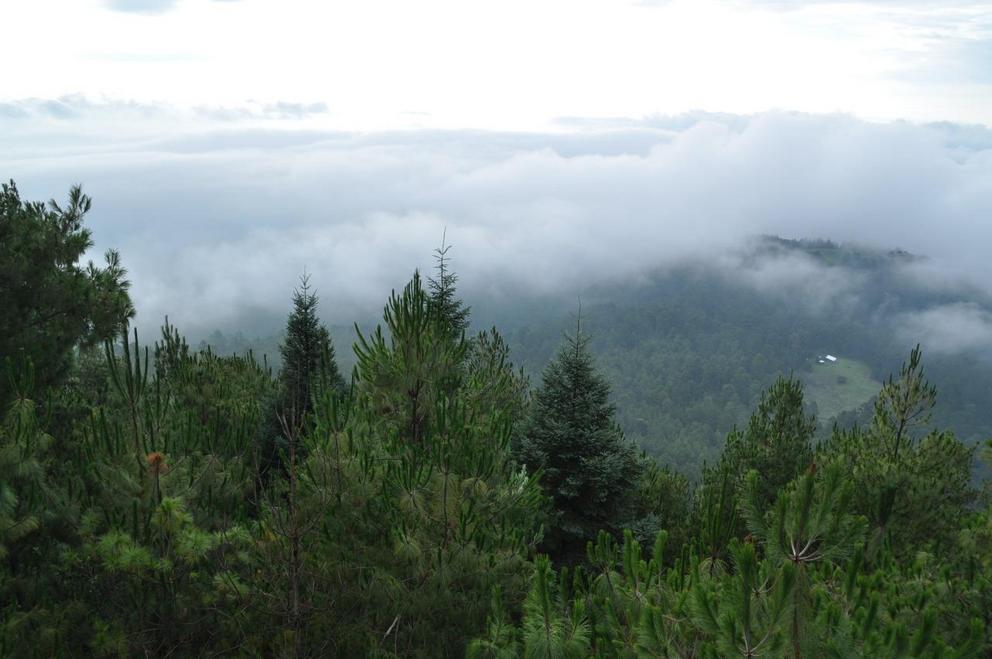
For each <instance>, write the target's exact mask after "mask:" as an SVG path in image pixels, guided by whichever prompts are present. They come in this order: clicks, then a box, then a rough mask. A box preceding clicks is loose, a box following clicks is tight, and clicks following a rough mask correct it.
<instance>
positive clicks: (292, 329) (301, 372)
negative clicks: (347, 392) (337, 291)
mask: <svg viewBox="0 0 992 659" xmlns="http://www.w3.org/2000/svg"><path fill="white" fill-rule="evenodd" d="M317 301H318V300H317V294H316V293H315V292H313V291H312V290H311V288H310V276H309V275H307V274H304V275H303V276H302V277H301V278H300V287H299V288H298V289H296V290H295V291H294V292H293V311H292V312H291V313H290V314H289V318H288V319H287V321H286V339H285V341H284V342H283V344H282V346H280V352H281V353H282V371H281V372H280V379H281V380H282V384H283V388H284V396H285V398H284V400H283V408H284V410H283V413H284V414H292V415H293V416H294V417H296V418H297V419H302V418H303V417H304V416H305V415H306V414H307V413H309V412H311V411H312V410H313V394H314V393H315V392H314V388H315V387H323V386H331V387H337V388H343V387H344V379H343V378H342V377H341V373H340V372H339V371H338V366H337V361H336V360H335V357H334V346H333V345H332V343H331V335H330V332H328V331H327V328H326V327H325V326H324V325H323V324H322V323H321V322H320V318H319V317H318V316H317Z"/></svg>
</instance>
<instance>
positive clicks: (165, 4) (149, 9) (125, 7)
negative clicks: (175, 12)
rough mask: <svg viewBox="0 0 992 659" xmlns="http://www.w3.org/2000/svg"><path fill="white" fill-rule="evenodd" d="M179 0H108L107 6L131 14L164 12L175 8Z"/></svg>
mask: <svg viewBox="0 0 992 659" xmlns="http://www.w3.org/2000/svg"><path fill="white" fill-rule="evenodd" d="M177 2H178V0H107V8H108V9H110V10H112V11H120V12H125V13H129V14H164V13H165V12H167V11H169V10H171V9H174V8H175V6H176V4H177Z"/></svg>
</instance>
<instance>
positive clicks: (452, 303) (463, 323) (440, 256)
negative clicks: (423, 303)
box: [427, 237, 471, 338]
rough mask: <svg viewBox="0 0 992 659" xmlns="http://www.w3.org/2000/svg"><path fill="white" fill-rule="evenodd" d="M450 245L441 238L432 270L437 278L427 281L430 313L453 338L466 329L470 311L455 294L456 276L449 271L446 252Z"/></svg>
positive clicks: (435, 252)
mask: <svg viewBox="0 0 992 659" xmlns="http://www.w3.org/2000/svg"><path fill="white" fill-rule="evenodd" d="M450 249H451V245H446V244H445V241H444V238H443V237H442V238H441V246H440V247H439V248H437V249H436V250H434V261H435V263H436V265H435V266H434V270H435V272H436V273H437V277H436V278H435V277H431V278H429V279H428V282H427V283H428V289H429V298H428V299H429V302H430V307H431V311H432V312H433V313H434V314H436V315H437V317H438V318H439V320H440V322H441V323H442V325H444V326H445V327H448V328H450V331H451V335H452V337H453V338H457V337H458V336H460V335H462V334H463V333H464V332H465V330H467V329H468V323H469V314H470V313H471V309H470V308H469V307H466V306H465V304H464V303H463V302H462V300H461V299H460V298H459V297H458V296H457V295H456V294H455V284H456V283H458V275H456V274H455V273H454V271H453V270H451V267H450V265H449V263H448V251H449V250H450Z"/></svg>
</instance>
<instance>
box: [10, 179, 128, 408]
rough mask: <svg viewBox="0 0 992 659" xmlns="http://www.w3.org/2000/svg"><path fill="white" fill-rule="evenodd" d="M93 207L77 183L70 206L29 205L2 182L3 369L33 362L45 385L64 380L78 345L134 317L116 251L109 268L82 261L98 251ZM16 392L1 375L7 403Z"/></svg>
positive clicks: (98, 339)
mask: <svg viewBox="0 0 992 659" xmlns="http://www.w3.org/2000/svg"><path fill="white" fill-rule="evenodd" d="M90 206H91V201H90V198H89V197H87V196H86V195H84V194H83V193H82V190H81V188H80V187H79V186H78V185H77V186H74V187H73V188H72V189H71V190H70V191H69V203H68V205H66V206H60V205H59V204H58V203H56V202H55V201H54V200H53V201H50V202H48V204H47V206H46V205H45V204H43V203H40V202H26V201H22V200H21V197H20V195H19V193H18V191H17V186H15V185H14V182H13V181H11V182H10V183H9V184H3V185H0V309H3V311H2V313H0V368H4V366H3V363H4V361H5V360H6V359H10V360H11V361H12V362H15V366H17V365H18V364H19V363H20V362H23V361H25V360H30V361H31V362H32V364H33V371H34V375H35V377H34V379H35V384H36V385H37V387H38V388H45V387H49V386H52V385H56V384H58V383H59V382H61V381H62V380H63V379H64V377H65V376H66V374H67V373H68V371H69V369H70V366H71V364H72V358H71V355H72V349H73V348H75V347H77V346H95V345H99V344H100V343H101V342H103V341H104V340H106V339H110V338H112V337H114V336H115V335H116V334H117V333H118V332H119V331H120V329H121V327H123V326H124V325H125V324H126V323H127V319H128V318H130V317H132V316H133V315H134V308H133V306H132V305H131V299H130V297H129V296H128V288H129V286H130V283H129V282H128V281H127V278H126V277H127V271H126V270H125V269H124V267H123V266H122V264H121V260H120V257H119V256H118V254H117V252H115V251H113V250H109V251H107V253H106V255H105V257H106V267H104V268H98V267H96V266H95V265H94V264H93V262H90V263H89V265H88V266H86V267H83V266H82V265H81V264H80V259H81V258H82V257H83V254H84V253H85V252H86V250H87V249H89V248H90V247H92V246H93V240H92V238H91V237H90V231H89V229H87V228H85V227H84V226H83V220H84V218H85V216H86V214H87V213H88V212H89V210H90ZM11 394H12V391H11V389H10V388H9V387H8V378H7V377H0V406H2V405H3V403H4V402H6V401H8V400H9V398H10V396H11Z"/></svg>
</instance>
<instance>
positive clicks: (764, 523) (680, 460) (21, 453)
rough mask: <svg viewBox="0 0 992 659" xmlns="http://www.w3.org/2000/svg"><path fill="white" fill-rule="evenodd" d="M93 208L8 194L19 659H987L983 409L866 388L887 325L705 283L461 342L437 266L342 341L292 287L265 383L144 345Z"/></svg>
mask: <svg viewBox="0 0 992 659" xmlns="http://www.w3.org/2000/svg"><path fill="white" fill-rule="evenodd" d="M89 210H90V200H89V199H88V198H87V197H86V196H85V195H84V194H82V192H81V191H80V189H79V188H73V189H72V190H71V191H70V194H69V200H68V203H66V204H59V203H56V202H54V201H53V202H49V203H48V204H43V203H36V202H29V201H26V200H23V199H21V197H20V195H19V193H18V191H17V188H16V187H15V185H14V184H13V183H10V184H9V185H4V186H3V187H2V190H0V308H3V310H4V312H3V315H2V316H0V361H2V365H3V370H4V373H3V378H2V379H0V405H2V410H3V416H2V423H0V656H11V657H42V656H44V657H52V656H55V657H74V656H106V657H215V656H247V657H293V658H297V657H322V656H326V657H335V656H340V657H356V656H358V657H360V656H366V657H459V656H468V657H474V658H482V657H503V658H508V657H517V656H522V657H534V658H538V657H540V658H548V659H550V658H552V657H642V656H643V657H659V656H664V657H732V656H743V657H757V656H767V657H794V658H799V657H977V656H988V655H989V654H990V653H992V509H990V506H989V501H988V499H987V497H986V496H985V495H984V493H983V491H982V489H981V487H980V484H977V483H976V481H975V480H974V478H973V474H974V472H975V466H976V463H977V462H978V460H979V459H980V458H981V451H983V450H984V447H983V446H982V445H981V444H978V443H976V442H975V440H976V439H977V438H979V437H980V436H981V433H983V432H984V431H985V429H986V428H988V425H989V420H988V419H987V418H985V415H987V413H988V412H987V407H985V408H981V407H979V406H978V405H977V404H976V403H975V401H981V400H984V399H983V398H982V396H985V395H986V394H987V390H980V391H977V392H969V391H967V390H966V387H964V386H961V388H960V390H955V391H954V396H953V404H952V406H951V408H952V411H953V412H954V415H955V416H954V418H955V419H956V420H957V421H960V425H959V426H957V427H958V428H959V432H963V434H964V437H963V438H964V439H966V440H967V441H962V439H959V437H958V436H956V435H955V433H953V432H951V431H950V430H948V429H947V426H946V425H945V424H944V421H943V420H944V419H945V418H947V417H946V416H944V415H945V414H946V412H945V411H943V410H942V408H941V405H942V404H943V398H940V397H939V394H942V393H943V392H938V390H937V387H936V386H935V385H934V384H932V382H933V381H936V379H934V375H935V374H934V373H933V372H932V371H931V370H930V366H929V364H930V362H929V361H927V362H926V364H927V370H926V371H925V370H924V355H923V353H922V351H921V350H920V349H919V348H916V349H911V350H907V351H905V352H906V354H901V355H900V356H899V358H898V359H899V363H901V366H897V368H895V369H893V370H892V373H891V375H889V374H888V373H886V374H885V375H882V374H879V373H878V369H879V368H881V367H883V366H884V365H885V364H887V363H889V362H890V360H891V359H892V358H893V356H892V354H891V350H892V348H891V347H889V348H883V347H881V343H882V342H883V340H882V339H877V340H873V339H872V337H871V336H870V334H871V328H870V327H868V326H865V325H859V326H855V325H854V324H845V322H844V321H843V320H842V319H838V321H837V323H835V324H833V325H830V326H828V325H825V324H824V323H822V322H817V321H816V319H815V318H813V317H810V319H809V320H803V319H802V318H801V317H798V316H797V315H796V314H794V313H792V310H791V309H789V308H787V307H785V306H783V305H782V304H781V303H780V302H779V303H776V302H775V301H769V300H766V301H764V302H759V300H758V299H757V298H756V297H754V298H744V299H742V298H741V293H740V291H736V290H733V289H730V288H728V287H726V286H725V285H723V284H722V283H720V282H718V281H717V280H715V279H714V278H712V277H711V276H709V275H707V274H706V273H702V272H696V271H681V272H678V273H675V274H674V275H673V274H671V273H669V274H667V275H659V276H658V277H656V278H653V279H652V280H651V281H650V282H648V283H647V284H644V285H643V286H641V287H640V288H636V289H632V292H630V293H629V294H628V295H626V296H616V295H612V294H610V293H609V292H607V293H606V294H604V295H603V296H602V299H601V300H592V301H591V302H590V303H589V304H588V305H586V306H584V307H583V312H582V314H581V315H578V314H577V316H576V318H574V319H572V320H571V324H570V327H569V329H568V332H567V334H566V336H565V337H564V339H563V338H562V336H561V333H560V330H561V326H560V324H559V325H558V326H556V327H555V326H553V324H549V323H544V324H543V325H534V326H528V325H526V324H524V323H521V322H512V323H510V325H511V326H510V328H509V331H508V332H507V336H506V337H504V335H502V334H501V333H500V331H499V330H497V329H496V328H495V327H493V328H489V329H485V330H483V331H479V332H474V331H471V330H470V328H471V327H472V324H471V320H472V310H471V309H470V308H469V307H468V306H467V305H466V304H465V303H464V302H463V300H462V299H461V297H460V295H459V293H458V289H457V284H458V279H457V276H456V274H455V272H454V271H453V270H452V268H451V263H450V261H449V258H448V257H449V254H448V251H447V248H446V247H442V248H441V249H439V250H438V251H437V253H436V254H435V257H436V267H435V269H434V271H433V272H431V273H430V274H429V275H421V274H420V273H417V272H414V273H413V274H412V277H411V279H410V280H409V281H408V282H407V283H406V284H405V285H404V286H402V287H401V288H398V289H397V290H395V291H393V292H392V293H391V294H390V295H389V296H388V298H387V299H386V301H385V306H384V308H383V314H382V318H381V320H380V321H379V322H378V323H377V324H376V325H375V326H374V327H372V326H368V327H360V326H356V327H355V329H354V333H355V339H354V343H353V345H352V346H347V345H343V344H342V341H341V339H340V337H341V334H340V333H336V332H335V333H332V332H331V331H329V329H328V328H327V327H326V326H325V325H324V324H323V323H322V322H321V320H320V315H319V300H318V296H317V292H316V291H314V290H313V289H312V288H311V286H310V282H309V280H308V279H307V278H306V277H303V278H302V279H301V280H300V284H299V286H298V288H297V290H296V291H294V292H292V311H291V313H290V314H289V315H288V317H287V319H286V324H285V331H284V332H283V333H282V335H281V337H280V340H279V343H278V359H277V360H272V361H270V360H268V359H263V358H262V357H261V356H258V357H256V355H255V354H254V353H253V352H251V351H246V352H240V351H239V354H233V355H232V354H229V351H228V350H227V349H226V348H225V349H223V350H221V349H215V347H211V346H210V345H209V343H210V342H209V341H207V342H206V343H205V344H204V345H203V347H202V349H197V348H193V347H191V346H190V345H189V344H188V343H187V341H186V340H185V338H184V337H183V335H182V333H181V332H180V329H179V328H176V327H173V326H172V325H170V324H169V322H168V321H167V320H166V321H165V324H164V326H163V327H162V330H161V333H160V335H159V336H157V337H152V338H151V339H150V340H149V339H148V338H147V337H143V336H139V335H138V332H137V331H136V330H134V329H133V328H132V327H131V326H130V325H131V322H132V321H133V320H134V314H135V311H134V305H133V303H132V300H131V298H130V294H129V281H128V278H127V277H128V274H127V271H126V269H125V266H124V264H125V262H126V258H122V257H121V256H120V255H118V254H117V253H116V252H112V251H111V252H108V253H107V254H106V263H105V265H96V264H93V263H89V264H86V265H84V264H82V263H81V261H80V260H81V258H82V257H83V255H84V253H85V252H86V251H87V249H88V248H89V247H90V246H91V245H92V240H91V236H90V233H89V231H88V230H87V229H86V227H85V225H84V219H85V216H86V214H87V212H88V211H89ZM766 248H767V249H790V250H791V249H800V250H804V251H807V252H810V253H816V254H818V255H820V256H818V258H821V257H822V258H824V259H833V258H838V257H841V258H852V257H851V256H850V255H851V253H852V252H850V251H846V252H844V251H838V250H837V249H836V248H835V246H832V245H831V244H829V243H822V244H821V243H801V244H789V243H784V242H781V244H779V243H777V242H776V241H774V240H773V241H771V242H770V243H768V245H767V246H766ZM125 257H126V255H125ZM858 258H860V259H861V261H860V265H859V267H866V268H874V269H875V270H876V275H877V276H878V277H879V278H884V277H885V276H886V273H890V275H891V276H892V277H895V275H896V273H897V270H889V269H888V265H887V264H889V263H891V262H892V260H903V259H906V258H912V257H909V256H908V255H905V254H902V253H895V254H890V255H883V256H881V257H877V258H876V256H874V255H862V256H860V257H858ZM342 285H345V283H342ZM895 285H896V284H893V286H895ZM879 290H880V291H882V292H881V293H880V295H883V294H884V295H886V296H891V295H892V290H894V289H893V287H888V288H886V287H883V286H880V287H879ZM287 293H289V292H287ZM721 295H722V296H724V297H723V298H721ZM639 296H640V298H639ZM287 297H288V295H287ZM638 299H642V300H645V299H650V300H651V303H650V304H640V305H639V304H638ZM659 300H661V302H658V301H659ZM864 304H866V305H872V304H874V301H872V300H865V301H864ZM727 308H731V309H734V310H735V311H734V313H733V314H732V315H731V316H730V317H729V318H728V316H727V315H726V312H725V310H726V309H727ZM718 310H720V311H719V312H718ZM548 313H553V312H552V311H549V312H548ZM538 320H540V319H538ZM541 322H544V321H541ZM756 326H760V327H762V328H764V329H763V330H762V331H761V332H754V331H751V330H752V329H753V328H754V327H756ZM783 326H788V327H791V328H792V330H791V332H789V333H786V334H783V333H781V328H782V327H783ZM646 328H650V331H646ZM758 335H764V336H767V337H769V338H766V339H762V340H757V339H755V338H754V337H755V336H758ZM875 348H877V350H875ZM829 351H835V352H838V353H841V354H842V355H844V360H847V359H848V358H850V359H851V360H856V361H859V362H862V363H864V364H865V366H866V368H867V369H868V370H867V371H866V372H867V373H868V375H865V373H861V372H860V371H857V370H856V369H854V370H848V371H844V372H843V373H844V374H845V375H834V374H833V373H831V375H830V376H829V378H828V380H829V379H831V378H832V380H833V381H834V383H835V384H837V383H838V382H837V381H838V380H839V378H841V377H844V378H846V379H850V378H856V377H859V373H860V375H861V376H864V381H865V382H876V383H877V389H876V390H875V391H874V392H873V393H872V395H871V396H869V397H867V398H865V399H864V400H863V401H861V402H860V403H859V404H858V405H857V406H856V409H853V410H851V409H847V408H845V405H843V404H839V403H837V404H834V403H833V402H831V401H832V399H831V398H830V396H829V395H828V394H831V392H829V391H826V389H827V388H826V387H825V385H824V382H821V381H818V380H816V378H815V377H814V376H813V375H807V373H810V374H815V373H817V371H816V369H817V368H820V367H821V366H823V367H824V368H825V367H826V366H825V365H821V364H819V362H818V361H817V356H818V355H820V354H823V353H826V352H829ZM728 355H737V358H735V359H730V358H729V357H727V356H728ZM848 355H849V356H850V357H848ZM797 359H801V360H804V361H802V362H800V363H803V364H806V365H808V367H809V368H808V369H805V370H803V371H802V372H800V371H799V369H797V362H796V360H797ZM927 359H929V356H927ZM942 363H943V364H944V366H942V367H941V369H938V373H939V374H940V375H941V376H943V375H944V374H945V373H947V372H948V369H950V366H952V365H954V364H955V362H954V361H952V360H944V361H943V362H942ZM959 365H960V367H961V369H964V370H963V371H962V375H961V376H960V377H958V378H957V379H955V380H954V382H962V378H966V377H968V375H969V373H971V372H972V371H970V370H968V369H977V367H976V366H974V365H971V364H967V363H963V362H962V363H960V364H959ZM342 366H344V367H343V368H342ZM821 372H826V371H821ZM837 373H840V371H837ZM872 377H875V378H877V380H872ZM964 381H966V380H964ZM987 382H988V377H987V376H984V379H981V378H978V377H977V376H976V379H975V380H974V386H975V387H976V388H979V389H980V388H981V387H984V386H987V384H983V383H987ZM845 386H846V382H845ZM713 391H726V395H725V396H724V397H723V398H721V399H720V400H722V401H725V402H723V403H722V404H717V403H716V402H715V401H716V398H714V396H713V395H712V394H711V392H713ZM834 393H835V392H834ZM814 394H815V395H817V396H819V398H818V401H817V402H816V403H815V404H811V401H810V400H808V398H810V397H812V395H814ZM852 400H853V398H852ZM726 401H730V403H727V402H726ZM939 401H940V402H939ZM828 403H829V404H832V405H834V406H833V407H832V408H831V409H832V410H834V411H838V412H841V411H846V412H849V413H850V414H849V417H848V418H847V421H849V422H844V423H837V424H835V425H834V424H831V425H829V426H827V425H825V424H823V423H818V422H817V420H816V413H817V412H819V411H820V409H819V408H820V407H826V406H827V405H828ZM838 416H839V415H834V418H835V419H836V418H837V417H838ZM686 420H690V421H691V422H692V423H688V424H687V423H686ZM957 421H956V423H957ZM960 428H964V429H965V430H964V431H962V430H960ZM717 429H721V430H720V432H721V433H722V434H721V435H720V436H717V435H716V434H715V433H716V432H718V431H717ZM635 439H636V442H635V441H634V440H635ZM642 447H643V449H642Z"/></svg>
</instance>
